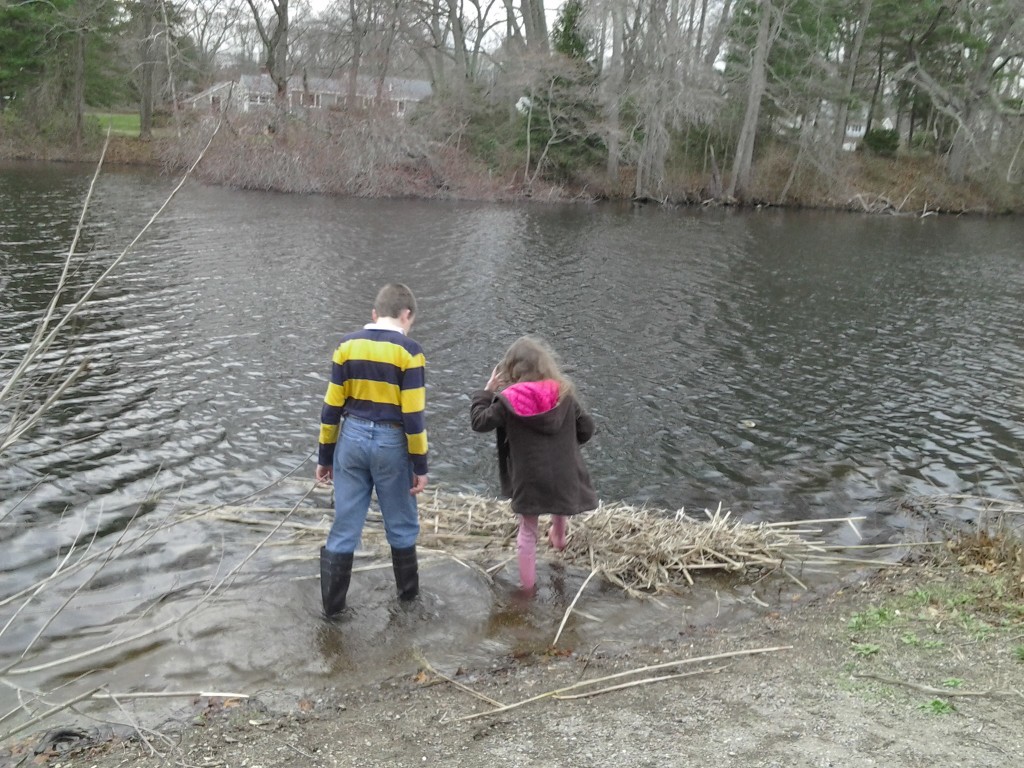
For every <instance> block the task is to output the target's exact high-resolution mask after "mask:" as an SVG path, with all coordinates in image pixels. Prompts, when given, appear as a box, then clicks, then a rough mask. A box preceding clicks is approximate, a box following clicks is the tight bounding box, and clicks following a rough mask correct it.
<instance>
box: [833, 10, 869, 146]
mask: <svg viewBox="0 0 1024 768" xmlns="http://www.w3.org/2000/svg"><path fill="white" fill-rule="evenodd" d="M872 2H873V0H863V2H862V4H861V7H860V19H859V21H858V23H857V32H856V33H855V34H854V36H853V46H852V47H851V49H850V55H849V56H847V57H846V67H847V69H846V81H845V82H844V83H843V95H842V99H841V100H840V102H839V110H838V114H837V115H836V135H835V144H836V151H837V152H841V151H842V149H843V144H845V143H846V124H847V123H848V122H849V118H850V99H851V98H852V97H853V86H854V84H855V82H856V79H857V65H858V64H859V63H860V49H861V47H862V46H863V45H864V33H865V32H866V31H867V28H868V19H869V18H870V16H871V5H872Z"/></svg>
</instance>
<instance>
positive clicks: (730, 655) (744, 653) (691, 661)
mask: <svg viewBox="0 0 1024 768" xmlns="http://www.w3.org/2000/svg"><path fill="white" fill-rule="evenodd" d="M792 648H793V646H791V645H778V646H773V647H771V648H754V649H751V650H747V651H729V652H727V653H716V654H712V655H710V656H697V657H695V658H692V659H678V660H676V661H666V662H663V663H661V664H651V665H649V666H646V667H639V668H638V669H630V670H627V671H625V672H617V673H615V674H614V675H607V676H605V677H598V678H594V679H592V680H582V681H580V682H578V683H573V684H572V685H567V686H565V687H564V688H557V689H555V690H553V691H547V692H546V693H541V694H538V695H537V696H531V697H530V698H528V699H524V700H523V701H517V702H516V703H515V704H506V705H505V706H504V707H499V708H497V709H492V710H490V711H488V712H476V713H474V714H472V715H463V716H462V717H460V718H457V720H456V722H462V721H464V720H475V719H477V718H478V717H487V716H488V715H496V714H499V713H501V712H507V711H509V710H510V709H518V708H519V707H522V706H525V705H526V704H530V703H532V702H534V701H540V700H541V699H550V698H552V697H554V696H558V695H561V694H563V693H567V692H569V691H576V690H579V689H581V688H586V687H587V686H590V685H594V684H596V683H603V682H606V681H608V680H617V679H619V678H622V677H628V676H629V675H638V674H642V673H644V672H654V671H656V670H659V669H668V668H669V667H678V666H682V665H684V664H698V663H700V662H702V661H715V660H716V659H729V658H733V657H735V656H753V655H755V654H759V653H773V652H775V651H788V650H791V649H792Z"/></svg>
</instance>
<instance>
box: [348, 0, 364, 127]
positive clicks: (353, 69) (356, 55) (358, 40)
mask: <svg viewBox="0 0 1024 768" xmlns="http://www.w3.org/2000/svg"><path fill="white" fill-rule="evenodd" d="M348 12H349V23H350V24H351V25H352V59H351V61H350V62H349V65H348V93H347V94H345V101H346V102H347V104H346V105H345V106H346V108H348V109H355V107H356V97H357V96H358V85H359V67H360V65H361V64H362V58H363V30H362V28H361V27H360V26H359V5H358V3H357V1H356V0H349V3H348Z"/></svg>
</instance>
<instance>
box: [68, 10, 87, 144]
mask: <svg viewBox="0 0 1024 768" xmlns="http://www.w3.org/2000/svg"><path fill="white" fill-rule="evenodd" d="M74 73H75V74H74V81H73V82H72V86H71V100H72V102H73V103H74V109H75V131H74V136H73V137H72V139H73V142H74V146H75V149H76V150H77V149H80V148H81V146H82V137H83V135H84V133H85V125H84V122H85V29H84V28H79V29H78V30H77V31H76V32H75V62H74Z"/></svg>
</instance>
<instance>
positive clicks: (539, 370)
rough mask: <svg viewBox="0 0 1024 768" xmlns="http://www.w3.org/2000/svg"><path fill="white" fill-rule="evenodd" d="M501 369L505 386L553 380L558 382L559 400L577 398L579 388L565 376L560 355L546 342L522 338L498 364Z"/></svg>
mask: <svg viewBox="0 0 1024 768" xmlns="http://www.w3.org/2000/svg"><path fill="white" fill-rule="evenodd" d="M498 370H499V374H500V376H501V379H502V380H503V381H504V382H505V384H517V383H519V382H520V381H543V380H545V379H553V380H555V381H557V382H558V389H559V395H560V398H565V397H566V395H570V396H572V397H575V396H576V386H575V385H574V384H573V383H572V380H571V379H570V378H569V377H568V376H566V375H565V374H564V373H562V368H561V366H560V365H559V363H558V355H556V354H555V351H554V350H553V349H551V347H549V346H548V344H547V342H545V341H544V340H543V339H539V338H537V337H535V336H520V337H519V338H518V339H516V340H515V341H514V342H512V346H510V347H509V348H508V351H507V352H505V356H504V357H503V358H502V359H501V362H500V363H498Z"/></svg>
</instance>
